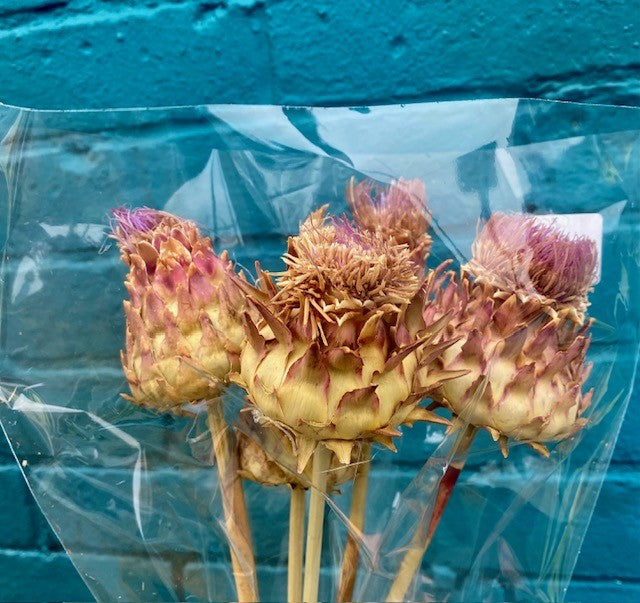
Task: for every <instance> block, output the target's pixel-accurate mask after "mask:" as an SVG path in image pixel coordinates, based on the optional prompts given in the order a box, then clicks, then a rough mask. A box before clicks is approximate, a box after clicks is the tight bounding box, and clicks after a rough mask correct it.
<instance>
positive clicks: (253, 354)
mask: <svg viewBox="0 0 640 603" xmlns="http://www.w3.org/2000/svg"><path fill="white" fill-rule="evenodd" d="M346 197H347V202H348V205H349V208H350V210H351V212H352V216H351V217H350V216H347V215H342V216H331V215H329V213H328V211H327V207H326V206H325V207H322V208H321V209H319V210H317V211H314V212H313V213H311V214H310V215H309V216H308V217H307V219H306V220H305V221H304V222H303V223H302V224H301V226H300V230H299V233H298V234H296V235H295V236H291V237H290V238H289V240H288V244H287V249H286V250H285V252H284V254H283V256H282V260H283V263H284V269H283V270H282V271H280V272H275V273H274V272H269V271H266V270H263V269H262V268H261V267H260V265H259V264H256V273H255V282H254V283H252V282H250V281H249V280H248V279H247V277H246V276H245V274H244V273H242V272H238V271H236V268H235V267H234V265H233V263H232V262H231V261H230V259H229V256H228V254H227V252H226V251H222V252H221V253H220V254H216V252H214V250H213V247H212V242H211V240H210V239H209V238H208V237H204V236H203V235H202V234H201V233H200V232H199V230H198V228H197V227H196V225H195V224H194V223H192V222H191V221H188V220H184V219H181V218H179V217H177V216H173V215H171V214H168V213H165V212H160V211H154V210H151V209H147V208H141V209H135V210H126V209H123V208H120V209H117V210H114V211H113V218H112V225H113V237H114V238H115V239H116V241H117V243H118V245H119V247H120V250H121V253H122V260H123V261H124V262H125V264H127V266H128V267H129V274H128V276H127V280H126V287H127V291H128V293H129V299H128V300H127V301H125V302H124V309H125V314H126V321H127V329H126V345H125V351H124V352H123V353H122V365H123V369H124V372H125V375H126V378H127V381H128V382H129V386H130V390H131V393H130V395H126V398H127V399H128V400H130V401H131V402H133V403H135V404H139V405H144V406H147V407H150V408H153V409H156V410H157V411H159V412H175V413H188V412H194V409H197V408H200V409H202V408H204V409H206V412H207V414H208V424H209V428H210V431H211V437H212V441H213V448H214V450H215V457H216V467H217V470H218V474H219V487H220V490H221V493H222V501H223V509H224V513H225V527H226V533H227V537H228V543H229V548H230V553H231V559H232V564H233V575H234V578H235V582H236V588H237V596H238V600H240V601H255V600H258V597H259V595H258V585H257V580H256V568H255V561H254V555H253V549H252V537H251V530H250V526H249V521H248V518H247V512H246V506H245V502H244V492H243V486H242V480H243V479H247V480H251V481H254V482H257V483H260V484H263V485H264V486H283V485H284V486H287V487H288V488H289V489H290V492H291V502H290V521H289V549H288V555H289V561H288V563H289V565H288V600H289V601H309V602H312V601H316V600H317V599H318V584H319V575H320V565H321V549H322V541H323V523H324V507H325V504H326V501H327V500H330V497H331V493H332V492H333V491H335V489H336V488H337V487H338V486H339V485H340V484H342V483H345V482H349V481H352V482H353V489H352V497H351V508H350V511H349V532H348V535H347V542H346V544H345V547H344V555H343V559H342V565H341V574H340V576H341V577H340V583H339V586H338V590H337V592H336V594H335V596H336V598H337V599H338V600H340V601H349V600H352V597H353V593H354V584H355V579H356V571H357V568H358V556H359V547H360V546H361V544H362V535H363V531H364V529H365V526H364V517H365V509H366V505H367V488H368V486H367V484H368V476H369V465H370V463H371V449H372V446H376V445H378V446H383V447H385V448H388V449H390V450H394V449H395V446H394V439H395V438H398V437H400V436H401V435H402V432H401V430H400V428H401V427H402V426H403V425H413V424H414V423H415V422H416V421H427V422H431V423H434V424H441V425H443V426H446V429H447V430H448V432H453V431H455V430H459V429H461V430H462V432H463V435H462V437H461V438H460V439H459V444H458V446H457V449H456V450H455V458H454V460H453V461H452V462H451V464H450V465H449V466H448V467H447V469H446V471H445V473H444V475H443V476H442V480H441V483H440V485H439V488H438V492H437V496H436V502H435V505H434V506H433V508H432V509H431V512H430V514H429V516H425V517H424V518H423V521H422V522H421V523H420V525H419V526H418V529H417V530H416V533H415V535H414V537H413V539H412V541H411V546H410V547H409V548H408V549H407V551H406V554H405V555H404V557H403V559H402V561H401V563H400V565H399V567H398V571H397V575H396V576H395V579H394V580H393V582H392V584H391V587H390V589H389V592H388V594H387V600H389V601H398V600H402V599H403V598H404V597H405V596H406V592H407V589H408V587H409V585H410V583H411V580H412V579H413V577H414V575H415V573H416V571H417V570H418V568H419V566H420V562H421V559H422V557H423V556H424V554H425V553H426V551H427V547H428V545H429V543H430V541H431V539H432V537H433V535H434V532H435V530H436V528H437V526H438V523H439V522H440V520H441V518H442V516H443V513H444V510H445V505H446V504H447V501H448V500H449V498H450V496H451V494H452V491H453V487H454V485H455V482H456V479H457V477H458V475H459V474H460V472H461V470H462V468H463V466H464V463H465V458H466V453H467V451H468V450H469V448H470V446H471V444H472V442H473V439H474V435H475V434H476V432H477V430H478V429H485V430H487V431H488V432H489V433H490V434H491V436H492V437H493V439H494V440H496V441H497V442H498V443H499V445H500V449H501V450H502V452H503V454H504V455H505V456H506V455H507V454H508V447H509V441H510V440H515V441H519V442H524V443H526V444H528V445H529V446H530V447H531V448H533V450H535V451H536V452H538V453H540V454H543V455H547V454H548V450H547V447H546V444H547V443H549V442H555V441H558V440H562V439H565V438H567V437H569V436H571V435H572V434H574V433H575V432H576V431H577V430H579V429H581V428H582V427H583V426H584V425H585V423H586V420H585V418H584V416H583V413H584V411H585V409H586V408H587V407H588V405H589V401H590V397H591V392H590V391H589V392H586V391H584V383H585V381H586V379H587V376H588V374H589V366H588V365H587V364H586V360H585V356H586V351H587V348H588V346H589V340H590V337H589V328H590V325H591V320H590V319H587V318H586V310H587V307H588V293H589V291H590V290H591V288H592V286H593V283H594V280H595V274H596V268H597V262H598V258H597V251H596V247H595V244H594V243H593V242H592V241H591V240H589V239H587V238H586V237H574V236H572V235H570V234H567V233H565V232H563V231H562V230H561V229H559V228H557V227H556V226H555V225H554V224H547V223H543V222H541V221H540V220H538V219H537V218H536V217H534V216H527V215H523V214H513V215H507V214H500V213H496V214H494V215H492V216H491V217H490V218H489V220H487V221H486V223H484V224H481V225H480V229H479V231H478V234H477V236H476V239H475V242H474V243H473V247H472V257H471V259H470V261H469V262H468V263H466V264H465V265H463V266H462V268H461V271H460V273H459V274H457V273H454V272H452V271H451V270H449V268H448V266H447V264H448V262H444V263H443V264H441V265H440V266H438V267H436V268H435V269H427V262H426V260H427V258H428V255H429V250H430V248H431V244H432V240H431V237H430V235H429V233H428V229H429V223H430V214H429V209H428V206H427V200H426V193H425V186H424V183H423V182H421V181H419V180H411V181H405V180H402V179H400V180H397V181H392V182H391V183H390V184H389V185H388V186H380V185H378V184H376V183H374V182H372V181H363V182H360V183H358V184H356V183H355V182H354V181H353V180H351V181H350V182H349V183H348V185H347V191H346ZM230 383H234V384H236V385H238V386H240V387H241V388H242V389H243V390H244V392H245V394H246V407H245V408H244V409H243V411H241V414H242V416H241V417H239V418H238V421H239V425H243V426H244V428H240V429H238V430H237V431H236V432H235V433H234V432H233V430H232V429H231V428H230V426H229V425H228V424H227V423H226V421H225V417H224V414H223V412H222V408H221V402H220V394H221V392H222V391H223V390H224V388H226V387H228V385H229V384H230ZM438 408H443V409H447V410H449V411H450V413H451V416H450V417H447V416H446V415H443V414H439V413H438V412H436V411H437V409H438ZM257 432H259V434H260V435H259V437H250V436H248V435H247V433H249V434H251V433H257ZM307 491H309V505H308V517H307V525H306V546H305V547H304V551H303V542H304V539H305V525H304V524H305V515H307V512H306V495H307V494H306V493H307ZM303 561H304V569H303Z"/></svg>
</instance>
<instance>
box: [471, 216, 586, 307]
mask: <svg viewBox="0 0 640 603" xmlns="http://www.w3.org/2000/svg"><path fill="white" fill-rule="evenodd" d="M472 252H473V257H472V258H471V260H470V261H469V263H468V264H467V265H466V266H465V269H466V270H467V271H468V272H469V273H471V274H472V275H473V276H474V277H475V278H476V280H478V281H480V282H483V283H485V284H488V285H492V286H494V287H496V288H497V289H501V290H503V291H506V292H508V293H517V294H519V295H520V296H521V297H533V298H537V299H539V300H540V301H543V302H545V303H548V304H549V305H552V306H555V307H556V309H559V308H561V307H563V306H573V307H575V309H576V310H577V311H578V312H579V313H580V314H582V313H583V312H584V310H585V309H586V301H587V294H588V292H589V291H590V290H591V288H592V286H593V283H594V280H595V275H596V268H597V262H598V255H597V250H596V245H595V243H594V242H593V241H592V240H591V239H589V238H587V237H576V236H572V235H569V234H567V233H565V232H563V231H561V230H560V229H559V228H558V227H557V226H556V225H554V224H546V223H543V222H541V221H540V220H538V219H537V218H536V217H535V216H530V215H524V214H513V215H507V214H503V213H496V214H493V215H492V216H491V218H490V219H489V220H488V222H487V223H486V224H485V225H484V227H483V228H482V230H481V231H480V232H479V234H478V235H477V236H476V240H475V241H474V243H473V247H472Z"/></svg>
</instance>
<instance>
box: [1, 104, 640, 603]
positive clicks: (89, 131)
mask: <svg viewBox="0 0 640 603" xmlns="http://www.w3.org/2000/svg"><path fill="white" fill-rule="evenodd" d="M351 177H355V178H356V180H361V179H363V178H365V177H368V178H373V179H374V180H377V181H379V182H381V183H388V182H389V181H390V180H391V179H394V178H399V177H402V178H420V179H421V180H423V181H424V182H425V183H426V187H427V195H428V203H429V209H430V211H431V214H432V221H431V230H432V232H431V235H432V237H433V239H434V242H433V248H432V251H431V254H430V258H429V266H430V267H435V266H437V265H438V264H440V262H442V261H443V260H446V259H448V258H452V259H453V260H454V267H455V268H457V267H458V266H459V265H460V264H462V263H464V262H465V261H467V260H468V258H469V255H470V250H471V242H472V240H473V238H474V236H475V234H476V225H477V223H478V220H479V219H486V218H488V216H489V215H491V214H492V213H495V212H515V211H523V212H529V213H533V214H537V215H549V214H555V215H560V214H562V215H564V216H566V215H571V214H577V215H578V217H579V216H580V215H583V214H597V215H599V216H600V217H601V220H602V241H598V244H601V250H602V253H601V257H600V261H601V276H600V282H599V283H598V284H597V285H596V287H595V290H594V291H593V293H592V294H591V296H590V301H591V305H590V307H589V309H588V315H589V316H590V317H592V318H594V319H595V323H594V326H593V328H592V334H593V335H592V336H593V340H592V343H591V346H590V348H589V351H588V360H589V361H590V362H593V365H594V367H593V370H592V372H591V375H590V377H589V379H588V382H587V384H586V387H585V390H586V388H591V387H593V388H594V397H593V401H592V403H591V406H590V407H589V409H588V412H587V414H586V417H587V419H588V424H587V426H586V428H584V429H583V430H581V431H579V432H578V433H577V434H576V435H574V436H572V437H571V438H569V439H567V440H564V441H562V442H559V443H557V444H553V445H551V446H550V450H551V454H550V456H549V458H545V457H543V456H542V455H540V454H538V453H537V452H535V451H533V450H531V448H529V447H528V446H525V445H512V447H511V449H510V453H509V456H508V458H506V459H505V458H503V456H502V455H501V454H500V449H499V446H498V444H497V443H496V442H494V441H493V440H492V439H491V438H490V437H489V436H488V434H487V433H484V432H483V433H479V434H478V435H477V436H476V438H475V440H474V442H473V445H472V447H471V449H470V450H469V451H468V453H465V454H464V455H463V456H464V459H463V461H462V462H463V463H466V464H465V468H464V470H463V471H462V472H461V474H460V477H459V480H458V485H457V487H456V489H455V491H454V493H453V494H452V496H451V499H450V502H449V504H448V505H447V507H446V509H445V511H444V514H443V518H442V521H441V522H440V525H439V527H438V530H437V531H436V533H435V535H434V537H433V541H432V543H431V545H430V547H429V549H428V552H427V554H426V555H425V557H424V559H423V562H422V566H421V569H420V571H419V572H418V573H417V574H416V575H415V577H414V579H413V580H412V582H411V585H410V588H409V590H408V593H407V595H406V596H407V597H408V598H409V599H411V600H420V601H430V600H454V601H458V600H460V601H463V600H464V601H477V600H483V601H503V600H509V601H516V600H530V599H536V600H543V601H561V600H562V599H563V597H564V593H565V591H566V588H567V586H568V583H569V581H570V578H571V574H572V571H573V567H574V564H575V561H576V559H577V555H578V552H579V550H580V546H581V543H582V539H583V536H584V534H585V531H586V529H587V527H588V525H589V521H590V517H591V514H592V512H593V508H594V505H595V502H596V499H597V497H598V493H599V490H600V486H601V484H602V481H603V479H604V477H605V474H606V472H607V469H608V465H609V460H610V458H611V454H612V451H613V448H614V446H615V442H616V437H617V434H618V432H619V429H620V425H621V422H622V420H623V418H624V415H625V412H626V408H627V404H628V401H629V398H630V395H631V387H632V384H633V378H634V374H635V370H636V363H637V356H638V342H639V332H638V326H639V324H640V304H639V303H638V300H639V299H640V282H639V280H640V279H639V276H640V242H639V241H638V237H637V228H638V217H639V213H638V212H639V211H640V185H639V183H640V110H639V109H633V108H627V107H609V106H589V105H580V104H571V103H560V102H550V101H538V100H528V99H495V100H477V101H464V102H444V103H431V104H414V105H398V106H378V107H354V108H304V107H275V106H240V105H238V106H235V105H229V106H199V107H181V108H171V109H144V110H143V109H135V110H113V111H95V112H91V111H78V112H56V111H32V110H28V109H21V108H17V107H8V106H3V105H0V215H2V219H0V244H1V245H2V256H1V260H0V262H1V263H0V398H1V400H2V402H4V403H3V404H0V425H1V427H2V430H3V432H4V434H5V436H6V438H7V441H8V442H9V445H10V447H11V450H12V451H13V454H14V456H15V459H16V461H17V462H18V464H19V465H20V467H21V468H22V471H23V474H24V477H25V479H26V480H27V483H28V485H29V488H30V489H31V492H32V494H33V496H34V497H35V499H36V501H37V503H38V505H39V506H40V508H41V510H42V512H43V513H44V515H45V516H46V518H47V520H48V521H49V523H50V524H51V526H52V527H53V529H54V531H55V533H56V535H57V536H58V538H59V539H60V541H61V542H62V544H63V546H64V548H65V550H66V551H67V552H68V554H69V556H70V558H71V560H72V562H73V564H74V565H75V567H76V568H77V570H78V572H79V573H80V575H81V576H82V578H83V580H84V581H85V582H86V584H87V585H88V587H89V588H90V589H91V592H92V593H93V595H94V596H95V597H96V599H97V600H109V601H113V600H148V601H151V600H158V601H161V600H176V599H177V600H186V599H188V600H217V601H224V600H233V599H234V598H235V588H234V580H233V575H232V573H231V562H230V558H229V547H228V542H227V540H228V539H227V535H226V532H225V522H224V519H223V512H222V500H221V495H220V491H219V488H218V481H217V479H218V478H217V473H216V471H214V470H213V468H212V465H213V463H214V455H213V451H212V441H211V435H210V433H209V431H208V428H207V421H206V416H205V414H204V413H203V412H201V410H202V409H200V408H198V407H194V408H192V409H190V410H191V411H192V412H190V413H186V414H185V415H184V416H176V415H171V414H157V413H154V412H152V411H150V410H147V409H144V408H141V407H137V406H134V405H132V404H130V403H128V402H126V401H125V400H123V399H122V398H121V397H120V394H121V393H123V392H126V391H127V385H126V382H125V379H124V376H123V374H122V369H121V367H120V360H119V350H120V348H122V347H123V344H124V335H123V334H124V316H123V313H122V308H121V303H122V299H123V298H124V296H125V290H124V287H123V285H122V281H123V278H124V274H125V268H124V267H123V266H122V265H121V264H120V262H119V259H118V251H117V249H116V248H115V245H114V244H113V243H112V242H111V241H110V240H108V239H107V237H106V224H107V215H108V212H109V210H110V209H111V208H112V207H114V206H117V205H125V206H129V207H135V206H140V205H147V206H149V207H153V208H158V209H163V210H166V211H169V212H173V213H175V214H177V215H180V216H182V217H185V218H189V219H192V220H194V221H196V222H197V223H198V225H199V226H200V227H201V229H202V230H203V231H204V232H206V233H207V234H208V235H210V236H211V237H212V239H213V241H214V246H215V248H216V250H217V251H220V250H222V249H227V250H228V251H229V253H230V256H231V257H232V259H233V260H234V261H236V262H237V263H238V265H239V266H241V267H243V268H244V269H245V271H246V273H247V275H248V276H249V278H251V275H255V272H254V270H253V264H254V261H255V260H259V261H260V262H261V264H262V265H263V267H264V268H266V269H270V270H278V269H281V268H282V263H281V260H280V256H281V255H282V253H283V252H284V251H285V249H286V239H287V237H288V236H290V235H293V234H295V233H296V232H297V230H298V227H299V224H300V222H301V221H302V220H304V219H305V217H306V216H307V215H308V214H309V213H310V212H311V211H313V210H314V209H317V208H318V207H320V206H321V205H323V204H325V203H328V204H329V206H330V211H331V212H332V213H334V214H339V213H342V212H347V211H348V210H347V203H346V201H345V194H344V191H345V187H346V185H347V183H348V182H349V180H350V178H351ZM564 220H565V222H566V220H567V218H566V217H565V218H564ZM223 404H224V410H225V414H226V417H227V420H228V422H229V424H230V425H231V426H233V427H234V428H235V429H236V430H238V431H241V432H242V433H243V434H244V435H245V436H246V437H247V438H249V439H250V440H253V441H254V442H257V443H258V444H259V445H260V446H261V447H262V448H264V450H265V452H266V454H267V455H268V456H270V457H272V458H273V459H276V460H278V462H279V463H280V465H283V466H284V468H285V469H286V470H288V471H289V472H291V473H296V468H295V466H294V465H293V464H291V463H289V461H287V460H286V458H287V457H286V455H284V456H283V453H282V451H281V450H279V449H278V447H277V446H275V445H274V444H273V442H272V441H271V440H270V439H269V438H268V437H266V436H265V435H264V432H263V428H262V427H261V426H259V425H256V424H254V423H252V422H251V421H247V420H243V419H242V418H241V417H242V415H244V414H246V413H244V412H241V411H242V409H243V408H244V407H245V401H244V398H243V392H242V390H240V388H238V387H237V386H231V387H229V388H228V389H227V390H226V391H225V392H224V394H223ZM464 433H465V430H464V429H462V430H458V431H457V432H456V433H452V434H450V435H445V430H444V428H443V427H442V426H438V425H431V424H417V425H416V426H415V427H414V428H413V429H403V435H402V437H401V438H398V439H397V447H398V452H397V453H395V454H394V453H392V452H390V451H388V450H385V449H382V448H379V447H376V446H374V448H373V453H372V458H371V461H370V474H369V488H368V489H369V492H368V497H367V505H366V513H365V527H364V530H363V531H362V532H361V531H360V530H358V529H357V528H355V527H354V526H351V525H350V522H349V502H350V496H351V490H352V483H351V482H346V483H344V484H342V485H339V486H337V487H336V488H335V491H334V492H332V493H331V494H329V495H327V496H326V501H327V503H328V504H327V509H328V510H327V511H326V523H325V531H324V546H323V553H322V560H321V574H320V592H319V598H320V600H332V599H333V598H334V597H335V596H336V591H337V588H338V583H339V580H340V564H341V561H342V555H343V552H344V546H345V541H346V535H347V533H348V532H349V533H350V534H351V535H352V537H353V538H354V539H355V540H356V542H357V544H358V548H359V557H358V559H359V567H358V574H357V581H356V585H355V591H354V593H355V594H354V600H384V599H385V597H386V596H387V593H388V592H389V588H390V587H391V584H392V582H393V580H394V577H395V575H396V574H397V572H398V569H399V567H400V564H401V562H402V559H403V557H404V556H405V554H406V552H407V551H408V550H410V549H411V548H412V547H413V548H415V547H416V546H417V544H416V542H418V541H419V540H420V538H418V537H417V535H420V534H423V538H422V540H424V536H425V535H426V531H425V530H426V525H427V524H426V521H425V520H426V519H428V518H429V517H430V516H431V513H432V511H433V508H434V504H435V499H436V495H437V491H438V487H439V485H440V484H441V480H442V476H443V475H444V474H445V473H446V470H447V467H449V466H450V465H451V463H452V462H454V459H456V460H457V461H459V460H460V459H459V458H457V457H456V447H458V445H459V443H460V440H461V438H463V437H464ZM354 463H355V464H358V463H359V461H358V460H357V459H356V460H354ZM298 478H299V480H300V481H301V482H302V483H303V484H305V485H308V486H310V487H311V485H310V484H309V476H308V475H306V474H305V475H299V476H298ZM244 488H245V493H246V498H247V505H248V509H249V516H250V523H251V529H252V533H253V541H254V549H255V556H256V561H257V569H258V581H259V584H260V595H261V598H262V600H265V601H267V600H284V599H285V598H286V592H287V591H286V589H287V575H286V571H287V531H288V530H287V527H288V517H289V515H288V513H289V491H288V489H287V488H286V487H284V486H279V487H265V486H261V485H258V484H256V483H253V482H249V481H245V482H244Z"/></svg>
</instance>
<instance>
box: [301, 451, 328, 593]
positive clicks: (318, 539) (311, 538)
mask: <svg viewBox="0 0 640 603" xmlns="http://www.w3.org/2000/svg"><path fill="white" fill-rule="evenodd" d="M330 459H331V454H330V452H329V450H327V448H325V447H324V445H322V444H321V443H319V444H318V447H317V448H316V450H315V452H314V453H313V471H312V478H311V481H312V484H313V488H311V492H310V493H309V523H308V526H307V547H306V550H305V557H304V560H305V565H304V587H303V591H302V600H303V601H304V602H305V603H316V602H317V601H318V587H319V585H320V556H321V554H322V530H323V527H324V505H325V498H324V497H325V495H326V494H325V493H326V491H327V471H328V470H329V461H330Z"/></svg>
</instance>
